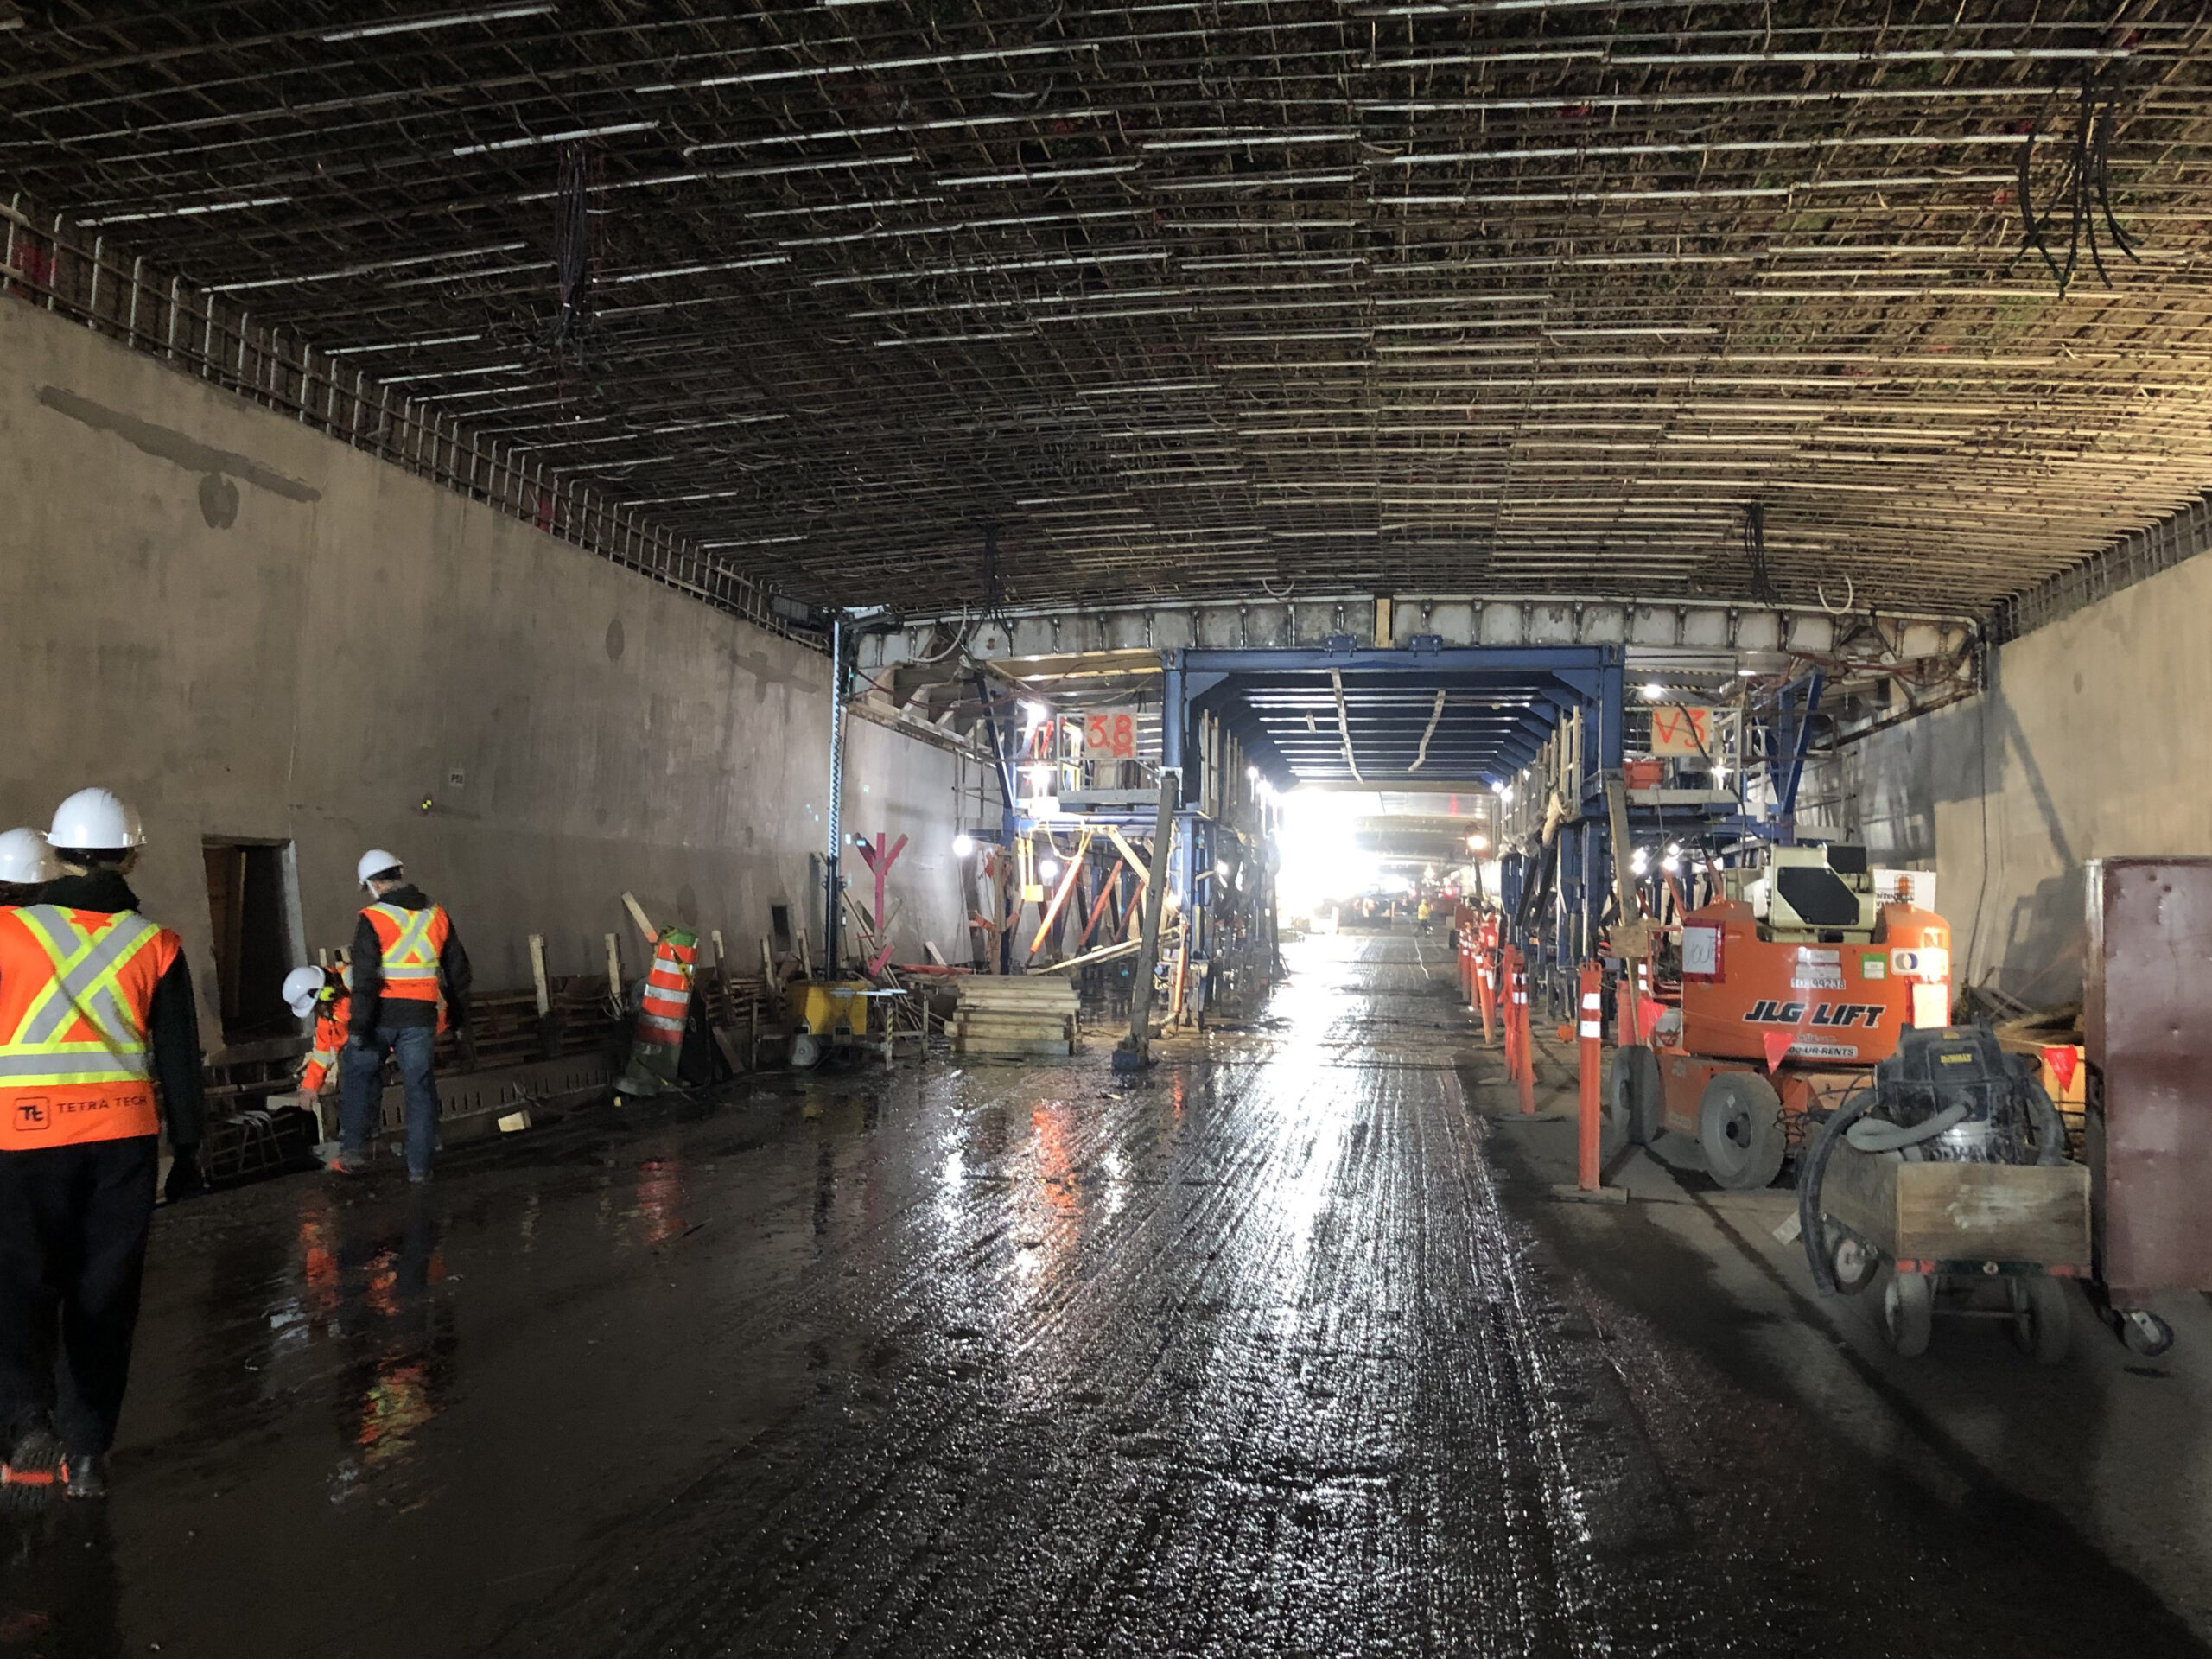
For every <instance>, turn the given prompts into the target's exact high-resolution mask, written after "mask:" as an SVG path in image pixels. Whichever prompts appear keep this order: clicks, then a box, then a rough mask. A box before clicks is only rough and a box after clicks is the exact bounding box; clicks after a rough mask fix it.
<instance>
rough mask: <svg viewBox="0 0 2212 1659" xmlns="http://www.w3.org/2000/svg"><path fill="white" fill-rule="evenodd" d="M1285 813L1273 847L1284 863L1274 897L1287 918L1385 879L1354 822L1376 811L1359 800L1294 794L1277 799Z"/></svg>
mask: <svg viewBox="0 0 2212 1659" xmlns="http://www.w3.org/2000/svg"><path fill="white" fill-rule="evenodd" d="M1276 808H1277V810H1279V811H1280V812H1281V826H1280V828H1278V829H1277V830H1276V832H1275V845H1276V848H1277V849H1278V851H1279V853H1280V855H1281V865H1280V867H1279V868H1277V870H1276V872H1275V893H1276V895H1277V897H1278V899H1279V900H1280V902H1281V906H1282V908H1283V911H1284V912H1285V913H1286V914H1287V915H1294V916H1299V915H1309V914H1311V913H1312V912H1314V911H1315V910H1318V909H1320V908H1323V907H1324V906H1328V905H1331V904H1342V903H1344V901H1345V900H1347V899H1357V898H1358V897H1359V896H1360V895H1361V894H1362V893H1372V892H1374V891H1376V884H1377V882H1378V881H1379V880H1380V879H1381V876H1382V868H1381V864H1380V861H1378V860H1377V859H1376V856H1375V855H1374V854H1372V853H1369V852H1363V851H1362V850H1361V849H1360V848H1359V846H1358V845H1357V840H1356V837H1355V834H1354V822H1353V821H1354V820H1355V819H1357V818H1358V817H1362V816H1363V815H1364V814H1365V813H1366V812H1368V811H1370V810H1373V809H1372V808H1371V807H1369V806H1366V805H1364V804H1363V803H1362V801H1361V799H1360V798H1359V797H1358V796H1357V795H1351V794H1339V793H1337V792H1335V791H1325V790H1310V789H1300V790H1293V791H1290V792H1289V793H1288V794H1287V795H1282V796H1280V797H1278V798H1277V799H1276Z"/></svg>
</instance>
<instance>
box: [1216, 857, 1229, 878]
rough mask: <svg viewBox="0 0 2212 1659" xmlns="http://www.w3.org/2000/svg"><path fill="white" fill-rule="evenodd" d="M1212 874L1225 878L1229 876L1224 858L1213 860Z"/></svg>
mask: <svg viewBox="0 0 2212 1659" xmlns="http://www.w3.org/2000/svg"><path fill="white" fill-rule="evenodd" d="M1213 873H1214V874H1216V875H1219V876H1226V875H1227V874H1229V861H1228V860H1227V859H1225V858H1223V859H1217V860H1215V861H1214V867H1213Z"/></svg>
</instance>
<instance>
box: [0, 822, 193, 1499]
mask: <svg viewBox="0 0 2212 1659" xmlns="http://www.w3.org/2000/svg"><path fill="white" fill-rule="evenodd" d="M47 841H48V844H49V845H50V847H51V848H52V849H53V850H54V857H55V859H56V860H57V861H58V862H59V864H60V871H61V873H60V874H59V875H58V876H56V877H55V878H54V879H53V880H49V881H48V882H47V883H46V884H45V885H44V886H43V887H41V888H40V889H39V890H38V893H37V894H36V896H35V902H33V903H30V904H28V905H19V906H12V907H9V908H4V909H0V1484H4V1485H7V1486H10V1487H13V1488H18V1489H41V1488H42V1489H43V1490H44V1491H53V1490H54V1488H55V1487H56V1486H57V1485H59V1486H62V1487H65V1488H66V1490H67V1493H68V1495H69V1496H70V1497H101V1496H103V1495H104V1494H105V1491H106V1471H105V1460H106V1458H107V1452H108V1447H109V1446H111V1444H113V1442H114V1439H115V1429H116V1422H117V1420H118V1417H119V1416H120V1414H121V1413H122V1409H123V1396H124V1389H125V1386H126V1384H127V1383H128V1382H129V1378H130V1348H131V1342H132V1338H133V1337H134V1336H135V1334H136V1332H137V1325H138V1296H139V1287H140V1282H141V1280H142V1278H143V1272H144V1268H145V1265H146V1241H147V1235H148V1232H149V1228H150V1227H151V1224H152V1222H153V1217H154V1196H155V1181H156V1174H157V1173H158V1171H159V1168H160V1145H161V1130H162V1125H163V1122H164V1121H166V1122H167V1125H168V1135H169V1149H170V1151H171V1152H172V1153H173V1154H175V1161H174V1163H173V1164H172V1166H171V1167H170V1171H169V1178H168V1196H169V1197H170V1198H172V1199H176V1198H186V1197H189V1196H191V1195H193V1194H194V1193H196V1192H201V1191H204V1190H205V1183H204V1182H203V1181H202V1179H201V1178H200V1163H199V1152H200V1128H201V1124H202V1121H203V1119H204V1116H205V1103H204V1101H203V1099H202V1096H201V1080H200V1019H199V1014H198V1012H197V1010H196V1009H195V1008H194V1005H193V997H192V974H191V970H190V969H189V968H188V966H187V965H186V963H185V959H184V950H183V946H182V944H181V941H180V940H179V939H178V938H177V936H176V935H175V933H173V932H171V931H169V930H168V928H165V927H162V926H158V925H156V924H155V923H153V922H150V921H149V920H147V919H146V918H145V917H143V916H142V915H140V914H139V913H138V899H137V895H136V894H135V893H132V892H131V891H130V883H129V881H128V880H125V878H126V877H127V876H128V875H129V874H130V870H131V868H132V867H133V866H134V865H135V864H136V863H137V858H138V849H140V848H141V847H143V845H144V844H145V836H144V834H143V831H142V830H141V829H140V828H139V823H138V817H137V813H135V812H133V811H132V810H130V808H129V807H128V806H126V805H124V803H123V802H122V801H120V800H118V798H116V797H115V796H113V795H111V794H110V793H109V792H108V791H106V790H104V789H86V790H80V791H78V792H77V793H76V794H74V795H72V796H71V797H70V798H68V799H67V800H66V801H64V802H62V804H61V805H60V809H59V810H57V811H56V812H55V813H54V826H53V828H52V829H49V830H48V832H47Z"/></svg>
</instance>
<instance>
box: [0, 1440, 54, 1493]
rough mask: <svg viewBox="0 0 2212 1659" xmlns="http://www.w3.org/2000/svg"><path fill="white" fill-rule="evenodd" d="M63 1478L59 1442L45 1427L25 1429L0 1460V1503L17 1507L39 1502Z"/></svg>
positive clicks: (51, 1491) (52, 1491) (52, 1490)
mask: <svg viewBox="0 0 2212 1659" xmlns="http://www.w3.org/2000/svg"><path fill="white" fill-rule="evenodd" d="M65 1479H67V1471H66V1469H65V1467H64V1465H63V1459H62V1453H61V1442H60V1440H56V1439H54V1434H53V1432H52V1431H51V1430H49V1429H46V1428H42V1427H41V1428H34V1429H30V1430H28V1431H26V1432H25V1433H22V1434H20V1435H18V1436H17V1437H16V1444H15V1445H14V1446H12V1447H10V1450H9V1452H8V1455H7V1457H6V1459H4V1460H0V1502H4V1503H6V1504H7V1505H8V1506H9V1507H10V1508H18V1509H20V1508H24V1507H27V1506H35V1505H40V1504H43V1503H45V1502H46V1500H47V1499H48V1498H50V1497H53V1496H54V1493H55V1492H56V1491H58V1490H59V1489H60V1485H61V1483H62V1482H63V1481H64V1480H65Z"/></svg>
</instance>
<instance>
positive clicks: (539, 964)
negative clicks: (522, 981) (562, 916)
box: [530, 933, 553, 1020]
mask: <svg viewBox="0 0 2212 1659" xmlns="http://www.w3.org/2000/svg"><path fill="white" fill-rule="evenodd" d="M530 979H531V985H532V986H533V987H535V988H536V989H537V1014H538V1018H540V1019H541V1020H542V1019H543V1018H544V1017H545V1016H546V1015H547V1014H550V1013H552V1012H553V992H552V989H551V988H550V986H548V984H547V983H546V980H545V936H544V935H543V933H533V934H531V936H530Z"/></svg>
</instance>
